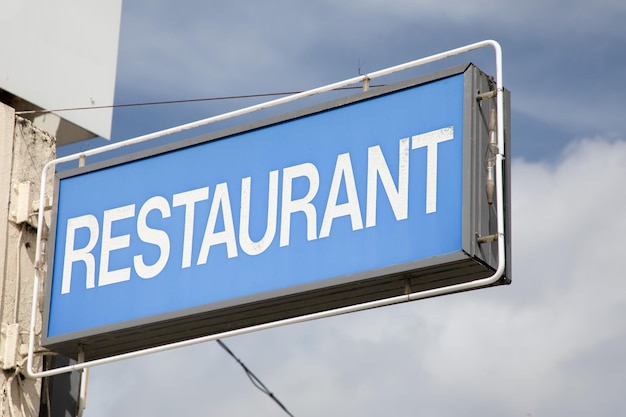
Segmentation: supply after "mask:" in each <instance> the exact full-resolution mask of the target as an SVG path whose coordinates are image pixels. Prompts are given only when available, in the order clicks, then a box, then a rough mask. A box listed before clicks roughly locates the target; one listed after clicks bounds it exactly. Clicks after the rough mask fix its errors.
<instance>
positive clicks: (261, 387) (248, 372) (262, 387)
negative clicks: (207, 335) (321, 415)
mask: <svg viewBox="0 0 626 417" xmlns="http://www.w3.org/2000/svg"><path fill="white" fill-rule="evenodd" d="M216 342H217V343H218V344H219V345H220V346H221V347H222V349H224V350H225V351H226V352H227V353H228V354H229V355H230V356H232V358H233V359H235V361H237V363H238V364H239V365H240V366H241V367H242V368H243V370H244V372H245V373H246V375H247V376H248V378H249V379H250V382H252V385H254V386H255V387H256V388H257V389H258V390H259V391H261V392H262V393H264V394H265V395H267V396H268V397H270V398H271V399H272V400H274V402H275V403H276V404H278V406H279V407H280V408H282V409H283V410H284V411H285V413H287V414H288V415H289V416H291V417H294V416H293V414H291V413H290V412H289V410H287V407H285V405H284V404H283V403H282V402H280V400H279V399H278V398H277V397H276V396H275V395H274V394H273V393H272V392H271V391H270V390H269V389H268V388H267V387H266V386H265V384H264V383H263V382H262V381H261V380H260V379H259V378H258V377H257V376H256V375H255V374H254V373H253V372H252V371H251V370H250V369H248V367H247V366H246V365H245V364H244V363H243V362H242V361H241V359H239V358H238V357H237V356H236V355H235V354H234V353H233V352H232V351H231V350H230V349H229V348H228V346H226V344H225V343H224V342H222V341H221V340H220V339H217V340H216Z"/></svg>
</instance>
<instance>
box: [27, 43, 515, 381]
mask: <svg viewBox="0 0 626 417" xmlns="http://www.w3.org/2000/svg"><path fill="white" fill-rule="evenodd" d="M485 47H492V48H493V49H494V51H495V59H496V109H497V146H498V154H497V155H496V187H497V188H496V204H497V206H496V207H497V222H498V224H497V243H498V267H497V269H496V271H495V272H494V274H493V275H492V276H490V277H487V278H482V279H478V280H475V281H471V282H466V283H462V284H456V285H450V286H447V287H442V288H435V289H431V290H427V291H419V292H414V293H411V294H408V295H400V296H395V297H391V298H386V299H383V300H378V301H372V302H367V303H362V304H358V305H353V306H348V307H342V308H337V309H334V310H328V311H322V312H319V313H313V314H307V315H304V316H300V317H294V318H289V319H283V320H279V321H275V322H271V323H264V324H259V325H256V326H251V327H247V328H243V329H237V330H231V331H227V332H222V333H218V334H213V335H210V336H203V337H198V338H195V339H191V340H184V341H181V342H176V343H170V344H167V345H163V346H156V347H152V348H147V349H142V350H138V351H134V352H128V353H124V354H119V355H115V356H111V357H107V358H101V359H96V360H91V361H88V362H79V363H76V364H74V365H69V366H64V367H60V368H55V369H50V370H47V371H42V372H35V371H34V370H33V357H34V346H35V323H36V318H37V310H38V298H39V297H38V292H39V284H40V280H39V272H40V269H41V268H39V265H42V264H43V262H44V260H42V259H41V256H42V231H43V228H44V208H45V189H46V187H45V184H46V181H47V174H46V173H47V172H48V170H49V169H50V168H51V167H55V166H56V165H58V164H61V163H64V162H70V161H75V160H84V158H86V157H88V156H91V155H96V154H100V153H103V152H108V151H112V150H114V149H120V148H124V147H127V146H130V145H134V144H137V143H141V142H145V141H148V140H151V139H155V138H159V137H162V136H166V135H170V134H173V133H178V132H182V131H184V130H188V129H193V128H196V127H199V126H204V125H208V124H211V123H215V122H219V121H222V120H226V119H230V118H233V117H236V116H241V115H244V114H248V113H252V112H255V111H258V110H262V109H266V108H270V107H274V106H278V105H280V104H285V103H289V102H292V101H295V100H299V99H302V98H305V97H310V96H313V95H316V94H320V93H324V92H327V91H331V90H335V89H338V88H342V87H346V86H349V85H353V84H358V83H361V82H362V83H364V84H367V83H369V80H371V79H374V78H378V77H382V76H385V75H389V74H392V73H395V72H398V71H403V70H406V69H409V68H414V67H417V66H420V65H424V64H428V63H432V62H436V61H440V60H442V59H445V58H449V57H452V56H456V55H459V54H463V53H467V52H470V51H473V50H476V49H480V48H485ZM504 151H505V149H504V87H503V82H502V48H501V46H500V44H499V43H498V42H496V41H494V40H485V41H481V42H477V43H473V44H470V45H466V46H462V47H460V48H456V49H452V50H449V51H446V52H441V53H439V54H435V55H431V56H429V57H426V58H421V59H417V60H414V61H411V62H407V63H405V64H401V65H396V66H393V67H389V68H386V69H383V70H379V71H376V72H372V73H370V74H364V75H359V76H358V77H354V78H350V79H347V80H344V81H339V82H336V83H333V84H328V85H326V86H323V87H318V88H315V89H312V90H307V91H304V92H301V93H297V94H293V95H290V96H287V97H282V98H279V99H275V100H271V101H267V102H265V103H261V104H257V105H254V106H250V107H246V108H243V109H240V110H235V111H231V112H228V113H224V114H221V115H217V116H213V117H209V118H206V119H202V120H199V121H196V122H191V123H187V124H183V125H180V126H176V127H172V128H169V129H165V130H161V131H158V132H154V133H150V134H147V135H143V136H138V137H135V138H132V139H128V140H126V141H123V142H118V143H112V144H110V145H107V146H103V147H100V148H96V149H91V150H87V151H84V152H80V153H76V154H72V155H68V156H64V157H62V158H58V159H55V160H52V161H50V162H48V163H47V164H46V165H45V167H44V168H43V171H42V173H41V191H40V196H39V212H38V219H37V245H36V252H35V260H36V262H37V264H38V267H37V268H36V272H35V279H34V283H33V301H32V311H31V322H30V331H29V340H28V363H27V366H26V375H27V376H28V377H29V378H43V377H48V376H53V375H58V374H62V373H65V372H71V371H79V370H82V369H85V368H88V367H90V366H96V365H104V364H107V363H111V362H115V361H119V360H122V359H130V358H135V357H138V356H143V355H147V354H151V353H157V352H162V351H166V350H170V349H175V348H179V347H184V346H190V345H194V344H197V343H202V342H208V341H213V340H216V339H223V338H227V337H231V336H237V335H240V334H245V333H251V332H254V331H258V330H264V329H270V328H274V327H278V326H283V325H286V324H293V323H300V322H305V321H310V320H315V319H319V318H324V317H331V316H336V315H339V314H344V313H350V312H354V311H360V310H365V309H369V308H374V307H380V306H385V305H391V304H396V303H401V302H405V301H412V300H418V299H422V298H427V297H432V296H436V295H443V294H449V293H453V292H458V291H463V290H469V289H473V288H478V287H483V286H487V285H490V284H493V283H495V282H496V281H498V280H499V279H500V278H501V277H502V275H503V274H504V270H505V265H506V259H505V239H504V218H505V215H504V186H503V183H504V180H503V161H504V155H505V152H504Z"/></svg>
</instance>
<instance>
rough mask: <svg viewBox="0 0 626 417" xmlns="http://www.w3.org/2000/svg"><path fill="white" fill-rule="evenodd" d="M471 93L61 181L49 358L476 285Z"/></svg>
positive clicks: (298, 125) (362, 104) (368, 105)
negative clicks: (409, 290)
mask: <svg viewBox="0 0 626 417" xmlns="http://www.w3.org/2000/svg"><path fill="white" fill-rule="evenodd" d="M470 68H473V67H470ZM468 79H469V78H468V74H467V73H466V72H465V71H463V72H460V71H457V72H456V73H453V74H451V75H447V76H443V77H440V78H437V77H433V78H432V79H430V80H428V82H419V83H417V84H415V85H411V86H408V87H402V88H399V89H398V88H397V87H396V88H395V89H388V90H387V92H384V91H383V92H378V93H363V94H361V95H360V96H359V97H357V98H356V99H351V100H347V102H346V103H341V105H338V104H337V103H334V104H328V105H325V106H323V107H322V108H318V109H313V110H310V111H305V112H301V113H300V114H299V115H297V116H296V117H293V116H290V117H286V118H281V119H280V120H279V121H272V122H268V123H262V124H260V125H259V126H257V127H254V128H251V129H247V130H242V131H237V132H234V133H228V134H226V135H225V136H223V137H217V138H215V137H205V138H199V139H195V140H193V141H191V142H190V143H185V144H183V145H180V147H179V148H177V149H168V150H167V151H163V152H162V151H158V152H156V153H153V154H148V155H139V156H134V157H131V158H130V160H126V161H124V162H120V163H113V164H111V165H110V166H101V167H100V166H98V167H95V168H87V169H84V170H79V171H77V172H72V173H67V174H60V175H59V176H58V178H57V198H56V201H57V202H58V203H57V206H56V216H55V219H56V224H55V227H54V230H55V236H54V247H55V250H54V254H53V257H52V262H51V263H52V267H51V268H50V271H51V274H50V280H49V295H48V298H47V307H46V311H47V312H48V314H47V317H46V323H45V324H46V326H45V332H46V334H45V338H44V343H45V344H47V345H49V346H50V347H51V348H55V349H57V350H60V351H62V352H63V353H64V354H66V355H69V356H73V354H75V353H76V351H77V346H78V345H82V346H84V348H85V351H86V355H87V357H88V358H90V357H91V358H94V357H102V356H106V355H110V354H115V353H121V352H125V351H129V350H133V349H136V348H141V347H147V346H152V345H157V344H161V343H166V342H169V341H174V340H180V339H181V338H185V337H188V336H181V335H182V334H186V335H195V336H197V335H204V334H210V333H211V332H217V331H223V330H228V329H232V328H238V327H242V326H245V325H250V324H256V323H260V322H264V321H271V320H276V319H280V318H286V317H291V316H295V315H300V314H304V313H307V312H312V311H321V310H323V309H326V308H332V307H335V306H342V305H350V304H351V303H356V302H361V301H367V300H371V299H376V298H379V297H383V296H387V295H388V294H391V293H396V292H397V291H399V290H398V288H400V290H402V288H403V287H406V286H407V285H411V279H410V277H411V276H412V277H413V278H412V279H413V280H414V281H415V282H414V283H413V285H414V286H415V285H424V283H428V284H427V285H428V286H429V287H432V286H437V285H443V284H445V283H448V282H450V281H451V280H452V281H455V280H459V279H461V280H463V279H469V278H468V277H475V276H476V275H477V274H478V275H480V274H487V273H489V272H490V271H491V269H490V268H489V267H487V266H486V265H484V264H482V263H480V262H478V263H477V262H476V261H475V260H472V257H471V256H468V254H467V253H466V251H464V234H467V233H468V230H469V228H470V223H471V222H470V221H469V220H468V218H467V216H468V215H467V214H466V213H465V212H467V211H468V210H467V208H468V203H467V201H468V195H467V190H465V189H464V187H465V188H467V181H466V178H465V177H464V175H467V172H466V171H467V170H468V167H467V165H468V164H467V162H464V160H465V161H466V160H467V152H468V149H467V144H466V143H465V142H466V136H467V135H466V132H465V131H464V129H465V128H466V126H467V123H466V118H467V91H466V90H467V88H466V84H467V82H468ZM344 101H345V100H344ZM464 193H465V194H464ZM468 260H469V262H468ZM442 265H445V267H444V268H442V267H441V266H442ZM459 270H463V271H465V272H463V273H459ZM428 271H430V272H428ZM468 271H469V272H468ZM407 274H409V275H407ZM411 274H412V275H411ZM459 277H461V278H459ZM407 279H409V280H408V281H407ZM438 281H440V282H439V283H437V282H438ZM407 282H408V284H407ZM433 283H434V284H433Z"/></svg>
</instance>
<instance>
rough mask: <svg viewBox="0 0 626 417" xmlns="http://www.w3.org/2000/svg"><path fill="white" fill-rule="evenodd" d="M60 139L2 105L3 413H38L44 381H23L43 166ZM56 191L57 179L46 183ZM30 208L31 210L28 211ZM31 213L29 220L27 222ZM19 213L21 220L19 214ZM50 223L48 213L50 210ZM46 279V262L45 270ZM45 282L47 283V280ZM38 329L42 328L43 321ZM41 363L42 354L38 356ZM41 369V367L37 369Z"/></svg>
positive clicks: (0, 399) (0, 262)
mask: <svg viewBox="0 0 626 417" xmlns="http://www.w3.org/2000/svg"><path fill="white" fill-rule="evenodd" d="M54 157H55V139H54V138H53V137H51V136H50V135H48V134H47V133H45V132H43V131H41V130H39V129H37V128H35V127H34V126H33V124H32V123H31V122H30V121H28V120H25V119H22V118H19V117H16V116H15V112H14V110H13V109H12V108H11V107H8V106H6V105H4V104H1V103H0V319H1V323H2V334H1V337H0V362H1V363H2V374H1V375H0V385H1V393H0V395H1V397H0V415H3V416H5V415H6V416H9V415H15V416H37V415H38V414H39V400H40V393H39V390H40V381H38V380H29V379H23V378H22V377H21V375H20V374H22V373H23V367H24V366H25V359H26V352H27V344H28V329H29V324H30V315H31V306H32V303H31V300H32V294H33V277H34V274H35V266H34V265H35V243H36V233H37V231H36V229H35V227H33V226H32V225H31V224H33V225H36V216H31V214H32V213H34V211H35V209H34V208H33V203H34V201H35V200H38V199H39V188H40V184H39V183H40V177H41V171H42V169H43V166H44V165H45V164H46V163H47V162H48V161H50V160H52V159H54ZM46 188H48V191H47V195H48V196H51V195H52V181H50V182H49V184H47V187H46ZM25 210H26V211H25ZM20 213H27V214H26V217H28V218H29V219H28V220H29V221H22V220H23V217H24V216H22V215H20ZM16 216H17V218H16ZM47 221H48V224H49V213H48V220H47ZM40 278H41V279H42V280H43V279H44V278H45V265H43V269H42V270H41V271H40ZM42 282H43V281H42ZM37 331H38V332H39V333H40V332H41V320H40V319H39V320H38V323H37ZM36 362H37V364H36V366H37V367H39V366H40V363H41V355H37V357H36ZM36 369H37V368H36Z"/></svg>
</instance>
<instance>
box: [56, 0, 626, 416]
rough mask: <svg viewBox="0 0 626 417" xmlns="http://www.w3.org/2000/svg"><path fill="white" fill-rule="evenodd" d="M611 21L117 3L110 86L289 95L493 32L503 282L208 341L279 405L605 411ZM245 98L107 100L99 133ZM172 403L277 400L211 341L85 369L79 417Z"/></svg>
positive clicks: (139, 130) (295, 409) (290, 4)
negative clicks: (507, 125)
mask: <svg viewBox="0 0 626 417" xmlns="http://www.w3.org/2000/svg"><path fill="white" fill-rule="evenodd" d="M624 21H626V3H624V2H623V1H620V0H614V1H611V0H605V1H595V2H588V1H582V0H574V1H562V0H547V1H539V0H530V1H526V2H517V1H509V0H506V1H493V0H481V1H476V2H471V3H469V2H464V1H458V0H442V1H438V2H432V1H422V0H412V1H408V0H387V1H384V2H383V1H376V0H367V1H355V0H345V1H341V2H336V1H335V2H333V1H330V0H310V1H306V2H304V1H287V0H269V1H265V2H252V1H241V2H227V1H214V2H202V1H191V0H184V1H164V0H162V1H159V2H150V1H145V0H144V1H134V2H130V1H128V2H125V3H124V5H123V12H122V26H121V35H120V45H119V58H118V70H117V87H116V98H115V101H116V103H118V104H123V103H136V102H145V101H161V100H177V99H194V98H204V97H219V96H232V95H238V94H255V93H264V92H278V91H294V90H304V89H308V88H313V87H317V86H320V85H324V84H327V83H331V82H334V81H338V80H342V79H346V78H350V77H352V76H355V75H357V74H358V73H359V71H361V72H371V71H375V70H378V69H381V68H384V67H387V66H390V65H395V64H399V63H403V62H406V61H410V60H413V59H416V58H421V57H424V56H427V55H429V54H433V53H438V52H441V51H444V50H447V49H451V48H455V47H458V46H461V45H465V44H469V43H472V42H475V41H479V40H483V39H495V40H497V41H499V42H500V43H501V45H502V47H503V50H504V83H505V86H506V88H508V89H509V90H510V91H511V94H512V123H513V124H512V133H513V134H512V139H513V143H512V152H513V239H514V240H513V248H514V252H513V262H514V269H513V277H514V282H513V284H512V285H511V286H509V287H502V288H495V289H489V290H481V291H476V292H470V293H464V294H457V295H453V296H448V297H443V298H436V299H430V300H426V301H419V302H414V303H408V304H404V305H399V306H394V307H388V308H383V309H377V310H374V311H367V312H361V313H356V314H350V315H347V316H342V317H337V318H333V319H325V320H321V321H316V322H311V323H306V324H299V325H293V326H289V327H285V328H280V329H275V330H269V331H264V332H260V333H255V334H250V335H246V336H239V337H236V338H232V339H229V340H227V341H226V342H227V343H228V344H229V346H230V347H231V348H232V349H233V350H234V351H235V352H236V353H237V354H238V355H239V356H240V357H241V358H243V359H244V361H245V362H246V363H247V364H248V365H249V366H250V368H251V369H252V370H253V371H255V372H256V373H257V374H258V375H259V376H260V377H261V379H262V380H263V381H264V382H265V383H266V384H267V385H268V386H269V387H270V389H271V390H272V391H273V392H274V393H275V394H276V395H277V396H278V397H279V398H280V399H281V400H282V401H283V402H284V403H285V405H286V406H287V407H288V408H289V410H290V411H291V412H292V413H293V414H294V415H296V416H319V415H359V416H380V415H394V416H409V415H416V414H419V415H427V416H443V417H448V416H450V417H452V416H459V415H466V416H467V415H470V416H471V415H480V416H483V417H492V416H493V417H496V416H498V417H501V416H520V417H526V416H529V415H532V416H533V417H541V416H568V417H577V416H580V417H582V416H588V415H624V414H625V413H626V405H624V402H623V393H622V391H623V387H624V386H626V376H625V375H626V362H625V361H624V359H623V358H622V357H621V355H622V353H623V352H624V350H625V349H626V324H625V322H624V320H623V319H622V317H623V316H624V315H625V314H626V285H625V284H624V282H623V278H624V276H625V274H624V271H623V267H622V262H621V258H622V256H623V255H622V252H623V249H624V247H625V246H624V243H623V238H622V236H623V235H624V234H626V216H624V211H623V208H622V207H624V205H626V192H624V187H623V180H624V179H625V178H626V117H625V112H626V104H625V99H624V97H625V96H626V81H625V77H624V75H625V74H626V52H625V51H626V28H625V26H624V24H623V22H624ZM467 60H471V61H473V62H475V63H476V64H477V65H478V66H479V67H481V68H482V69H484V70H485V71H486V72H488V73H493V60H492V55H491V54H490V53H475V54H473V55H470V56H468V57H464V58H463V59H460V60H452V61H451V62H450V64H449V65H453V64H455V63H459V62H465V61H467ZM444 66H446V65H445V64H444ZM440 67H441V66H436V65H435V66H433V67H432V69H433V70H435V69H438V68H440ZM426 71H428V69H427V70H426ZM255 102H258V100H256V101H254V100H251V99H250V100H230V101H207V102H202V103H194V104H173V105H162V106H149V107H137V108H121V109H117V110H115V112H114V119H113V138H112V140H114V141H119V140H123V139H127V138H131V137H134V136H136V135H140V134H144V133H149V132H153V131H156V130H160V129H163V128H167V127H170V126H174V125H177V124H181V123H186V122H190V121H193V120H197V119H201V118H205V117H208V116H211V115H214V114H219V113H222V112H225V111H228V110H231V109H236V108H239V107H244V106H247V105H250V104H253V103H255ZM203 131H205V130H200V131H199V132H189V133H188V134H185V135H183V136H186V137H191V136H197V135H198V134H199V133H201V132H203ZM179 138H180V137H177V138H176V139H179ZM168 140H173V139H168ZM102 143H105V142H104V141H103V140H101V139H92V140H90V141H87V142H86V143H83V144H80V145H78V147H79V148H85V147H93V146H98V145H100V144H102ZM74 149H76V148H72V150H74ZM67 151H68V150H61V152H67ZM174 414H176V415H255V416H280V415H284V413H283V412H282V411H281V410H280V409H279V408H278V407H277V406H276V405H275V404H274V403H273V402H271V400H269V399H268V398H267V397H265V396H264V395H262V394H261V393H260V392H258V391H256V390H255V389H254V387H253V386H252V385H251V384H250V383H249V381H248V379H247V378H246V376H245V375H244V374H243V372H241V370H240V369H239V368H238V366H237V364H236V363H234V362H233V361H232V360H231V359H230V358H229V357H227V356H226V354H225V353H224V352H223V351H222V350H221V349H220V348H219V346H217V344H215V343H208V344H203V345H198V346H194V347H191V348H186V349H180V350H176V351H172V352H168V353H162V354H157V355H153V356H149V357H145V358H141V359H134V360H130V361H124V362H120V363H117V364H114V365H107V366H101V367H96V368H93V369H92V371H91V379H90V385H89V399H88V408H87V410H86V412H85V416H87V417H101V416H110V415H116V416H142V415H146V416H147V415H174Z"/></svg>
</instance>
